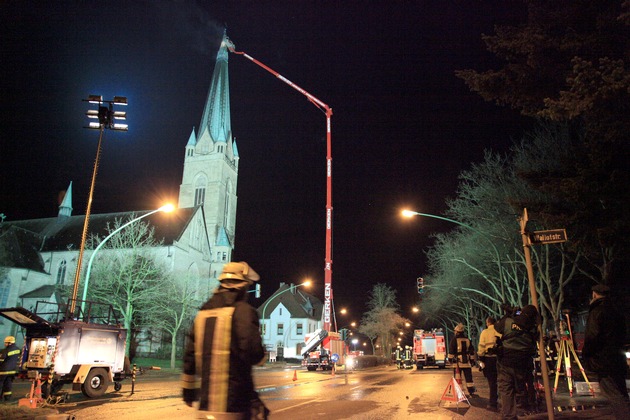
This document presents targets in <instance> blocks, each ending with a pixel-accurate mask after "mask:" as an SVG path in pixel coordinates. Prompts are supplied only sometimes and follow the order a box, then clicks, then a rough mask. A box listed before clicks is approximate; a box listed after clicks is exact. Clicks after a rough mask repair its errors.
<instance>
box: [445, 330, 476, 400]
mask: <svg viewBox="0 0 630 420" xmlns="http://www.w3.org/2000/svg"><path fill="white" fill-rule="evenodd" d="M454 332H455V337H453V339H452V340H451V342H450V343H449V346H448V357H449V359H450V360H451V363H452V364H454V365H455V368H454V369H453V375H457V370H458V369H459V371H460V374H461V373H463V374H464V378H465V379H466V387H467V388H468V393H469V394H470V395H471V396H473V395H474V393H475V391H476V389H475V383H474V382H473V376H472V366H473V364H474V363H475V347H474V346H473V345H472V343H471V342H470V340H469V339H468V337H466V332H465V331H464V324H462V323H459V324H457V326H456V327H455V329H454Z"/></svg>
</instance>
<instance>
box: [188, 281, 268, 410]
mask: <svg viewBox="0 0 630 420" xmlns="http://www.w3.org/2000/svg"><path fill="white" fill-rule="evenodd" d="M244 294H245V291H244V290H235V289H230V290H227V289H218V290H217V292H215V294H214V295H213V296H212V298H211V299H210V300H209V301H208V302H206V303H205V304H204V306H203V307H202V308H201V310H200V311H199V313H198V314H197V316H196V318H195V322H194V325H193V328H192V329H191V331H190V332H189V334H188V339H187V342H186V348H185V353H184V367H183V369H184V371H183V374H182V386H183V398H184V401H185V402H193V401H199V409H200V410H204V411H211V412H233V413H243V412H247V413H249V411H250V407H251V404H252V401H258V394H257V393H256V391H255V389H254V382H253V379H252V366H253V365H256V364H258V363H260V362H261V361H262V360H263V359H264V356H265V351H264V348H263V346H262V339H261V336H260V331H259V321H258V313H257V312H256V310H255V309H254V308H253V307H252V306H250V305H249V304H248V303H247V302H246V301H245V297H244Z"/></svg>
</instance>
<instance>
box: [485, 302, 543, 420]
mask: <svg viewBox="0 0 630 420" xmlns="http://www.w3.org/2000/svg"><path fill="white" fill-rule="evenodd" d="M538 323H539V320H538V310H537V309H536V307H535V306H533V305H527V306H525V307H523V309H521V310H520V311H517V312H516V313H513V314H508V315H506V316H504V317H503V318H501V319H500V320H499V321H498V322H497V323H496V324H495V330H496V332H497V333H498V334H500V335H501V339H500V341H498V344H497V386H498V391H499V395H500V397H501V418H502V419H506V420H516V419H517V417H516V397H517V394H519V393H521V394H530V395H531V393H533V392H534V390H533V388H532V389H526V387H527V385H526V383H527V382H529V381H528V377H529V376H531V375H532V370H533V369H534V357H535V356H536V342H537V337H538V331H537V326H538ZM534 396H535V395H534Z"/></svg>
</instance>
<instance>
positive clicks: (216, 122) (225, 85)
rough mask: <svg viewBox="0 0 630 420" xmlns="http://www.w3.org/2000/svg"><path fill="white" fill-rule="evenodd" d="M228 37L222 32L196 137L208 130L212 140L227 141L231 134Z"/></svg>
mask: <svg viewBox="0 0 630 420" xmlns="http://www.w3.org/2000/svg"><path fill="white" fill-rule="evenodd" d="M228 42H229V41H228V38H227V34H226V32H224V33H223V40H222V41H221V47H220V48H219V52H218V53H217V62H216V65H215V66H214V73H213V74H212V81H211V82H210V90H209V92H208V99H207V100H206V106H205V108H204V110H203V115H202V116H201V124H199V131H198V132H197V138H201V137H202V136H203V135H204V134H205V132H206V131H208V132H209V134H210V138H211V139H212V141H213V142H215V143H216V142H222V143H227V142H228V140H229V139H230V136H231V135H232V123H231V120H230V91H229V79H228V49H227V44H228Z"/></svg>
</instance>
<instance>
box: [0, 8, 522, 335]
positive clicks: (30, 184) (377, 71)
mask: <svg viewBox="0 0 630 420" xmlns="http://www.w3.org/2000/svg"><path fill="white" fill-rule="evenodd" d="M225 3H229V5H227V6H226V5H225V4H223V2H215V1H198V2H193V1H133V2H131V1H107V0H105V1H85V2H70V1H60V2H44V1H37V2H34V1H23V0H19V1H18V0H4V1H2V2H1V3H0V38H1V40H2V41H1V42H0V51H1V52H0V54H1V56H0V57H1V63H0V68H1V72H2V73H1V74H0V86H1V90H0V92H1V95H0V119H1V124H0V141H1V145H2V146H1V149H0V171H1V172H0V174H1V175H0V185H1V187H0V213H4V214H5V215H6V217H7V220H22V219H31V218H40V217H53V216H56V214H57V211H58V205H59V202H58V196H59V193H60V192H61V191H63V190H65V189H66V188H67V186H68V184H69V182H70V181H73V207H74V212H73V214H75V215H78V214H84V213H85V206H86V202H87V195H88V192H89V184H90V178H91V173H92V165H93V162H94V157H95V153H96V144H97V140H98V131H92V130H86V129H84V128H83V127H84V126H85V125H86V124H87V119H86V118H85V115H84V114H85V111H86V110H87V109H88V107H87V106H86V105H87V104H86V103H85V102H82V101H81V99H84V98H87V95H88V94H101V95H103V96H104V99H112V98H113V96H114V95H121V96H127V97H128V100H129V106H128V107H127V109H126V111H127V113H128V121H127V123H128V124H129V126H130V129H129V132H127V133H119V132H113V131H108V132H106V134H105V140H104V146H103V155H102V159H101V167H100V170H99V173H98V178H97V183H96V190H95V195H94V201H93V206H92V212H93V213H94V214H97V213H107V212H113V211H131V210H144V209H154V208H157V207H159V206H160V205H161V204H162V203H163V202H164V201H166V200H170V201H172V202H175V203H176V202H177V196H178V189H179V184H180V182H181V176H182V168H183V160H184V147H185V145H186V142H187V140H188V137H189V135H190V133H191V130H192V129H193V127H197V126H198V125H199V121H200V119H201V113H202V111H203V106H204V104H205V101H206V98H207V93H208V87H209V83H210V79H211V77H212V72H213V69H214V62H215V58H216V52H217V49H218V47H219V43H220V39H221V36H222V33H223V28H224V26H225V25H227V31H228V36H229V37H230V38H231V39H232V41H233V42H234V43H235V44H236V47H237V50H239V51H245V52H246V53H248V54H249V55H251V56H253V57H254V58H256V59H258V60H260V61H262V62H263V63H265V64H266V65H268V66H269V67H271V68H273V69H274V70H276V71H277V72H279V73H280V74H282V75H283V76H285V77H286V78H288V79H289V80H291V81H292V82H294V83H296V84H297V85H299V86H301V87H302V88H304V89H305V90H306V91H308V92H310V93H311V94H312V95H314V96H315V97H317V98H318V99H320V100H321V101H323V102H325V103H326V104H328V105H329V106H330V107H331V108H332V109H333V116H332V142H333V149H332V157H333V274H332V277H333V291H334V303H335V306H336V308H337V309H339V308H341V307H350V309H351V314H352V315H349V316H350V317H353V319H356V320H358V318H359V316H360V313H361V312H363V311H364V309H365V307H364V302H365V300H366V297H367V293H368V292H369V291H370V289H371V288H372V286H373V285H374V284H376V283H378V282H384V283H387V284H389V285H391V286H392V287H394V288H395V289H396V290H398V298H399V302H400V303H401V305H402V309H403V315H407V316H408V315H409V308H410V307H411V306H412V305H413V304H414V303H415V301H416V299H417V293H416V285H415V279H416V277H418V276H421V275H424V274H425V271H426V260H425V258H424V253H425V251H426V249H427V247H428V246H429V245H431V243H432V239H431V235H432V234H434V233H436V232H441V231H446V230H448V229H451V228H453V227H454V226H453V225H449V224H448V223H446V222H441V221H438V220H434V219H426V218H425V219H418V218H416V219H414V220H401V218H400V215H399V213H400V210H401V209H402V208H403V207H409V208H412V209H415V210H417V211H421V212H424V213H431V214H443V212H444V210H445V208H446V199H447V198H449V197H454V196H455V193H456V189H457V183H458V179H457V177H458V174H459V173H460V172H461V171H462V170H464V169H468V168H469V167H470V165H471V163H473V162H479V161H481V160H482V158H483V151H484V149H489V148H491V149H493V150H496V151H506V150H507V149H508V148H509V146H510V144H511V143H512V141H514V140H518V139H519V138H520V136H521V134H522V132H523V130H525V129H526V128H527V127H528V126H529V124H531V123H530V122H529V121H528V120H526V119H523V118H521V117H519V115H518V114H517V113H516V112H515V111H512V110H509V109H505V108H500V107H497V106H495V105H493V104H490V103H486V102H484V101H483V100H482V99H481V98H480V97H479V96H477V95H476V94H474V93H471V92H469V90H468V88H467V87H466V86H465V84H464V82H463V81H461V80H460V79H458V78H456V77H455V76H454V71H455V70H458V69H465V68H474V69H477V70H484V69H488V68H492V67H496V66H498V64H499V63H498V62H497V61H496V59H495V58H494V56H493V55H492V54H490V53H488V52H486V50H485V47H484V44H483V41H482V40H481V34H482V33H486V34H491V33H492V32H493V27H494V25H497V24H514V23H517V22H520V21H522V20H523V19H524V16H525V9H524V7H523V5H522V3H521V2H520V1H506V0H496V1H470V0H462V1H446V0H435V1H406V2H402V1H391V0H388V1H369V2H365V1H344V2H319V1H308V2H307V1H289V2H225ZM229 73H230V88H231V90H230V95H231V115H232V131H233V134H234V136H236V138H237V144H238V149H239V153H240V156H241V160H240V170H239V183H238V197H239V198H238V210H237V222H236V249H235V252H234V255H233V259H234V260H245V261H248V262H250V264H251V265H252V266H253V267H254V269H256V270H257V271H258V272H259V273H260V274H261V276H262V285H263V297H267V296H269V295H270V294H271V293H272V292H273V291H274V290H275V289H276V288H277V286H278V283H279V282H281V281H283V282H294V283H299V282H301V281H302V280H303V279H304V278H306V277H310V278H312V279H313V280H315V283H316V284H315V288H314V290H312V292H313V293H314V294H316V295H317V296H319V297H320V298H322V299H323V281H324V270H323V267H324V245H325V242H324V239H325V203H326V199H325V190H326V176H325V163H326V143H325V138H326V127H325V122H326V119H325V115H324V114H323V112H321V111H320V110H319V109H318V108H316V107H315V106H314V105H313V104H311V103H310V102H308V100H307V99H306V98H305V97H304V96H302V95H301V94H300V93H298V92H296V91H295V90H293V89H292V88H291V87H289V86H287V85H286V84H284V83H283V82H281V81H279V80H277V79H276V78H275V77H273V76H272V75H271V74H270V73H268V72H266V71H265V70H263V69H262V68H260V67H258V66H256V65H255V64H254V63H252V62H250V61H249V60H247V59H245V58H244V57H242V56H238V55H234V54H231V55H230V61H229ZM260 302H262V300H259V301H254V302H252V303H254V304H256V303H260ZM339 322H340V323H343V322H344V321H343V320H340V321H339ZM348 323H349V322H348Z"/></svg>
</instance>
